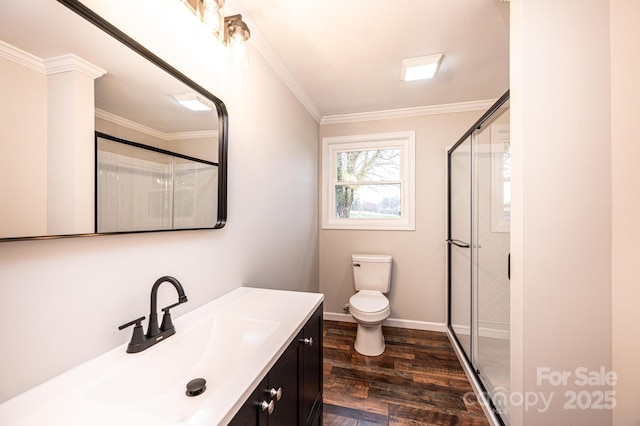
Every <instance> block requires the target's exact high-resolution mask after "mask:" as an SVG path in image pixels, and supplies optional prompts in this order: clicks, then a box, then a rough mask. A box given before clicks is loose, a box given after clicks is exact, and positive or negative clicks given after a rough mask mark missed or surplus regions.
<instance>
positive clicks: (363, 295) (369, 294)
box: [349, 290, 389, 312]
mask: <svg viewBox="0 0 640 426" xmlns="http://www.w3.org/2000/svg"><path fill="white" fill-rule="evenodd" d="M349 303H350V304H351V306H353V307H354V308H356V309H357V310H359V311H362V312H379V311H383V310H385V309H387V307H389V299H387V298H386V297H384V296H383V295H382V293H380V292H379V291H373V290H360V291H359V292H357V293H356V294H354V295H353V296H351V299H349Z"/></svg>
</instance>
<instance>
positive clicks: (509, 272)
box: [507, 252, 511, 281]
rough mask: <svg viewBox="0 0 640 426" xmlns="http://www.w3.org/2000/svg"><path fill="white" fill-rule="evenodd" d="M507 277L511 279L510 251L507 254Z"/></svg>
mask: <svg viewBox="0 0 640 426" xmlns="http://www.w3.org/2000/svg"><path fill="white" fill-rule="evenodd" d="M507 279H508V280H509V281H511V252H509V254H508V255H507Z"/></svg>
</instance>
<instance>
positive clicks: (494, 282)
mask: <svg viewBox="0 0 640 426" xmlns="http://www.w3.org/2000/svg"><path fill="white" fill-rule="evenodd" d="M492 118H493V119H492V120H490V121H489V122H487V123H484V124H483V125H482V126H481V127H480V128H479V129H478V130H476V131H475V132H474V133H473V136H472V139H473V150H474V156H473V167H472V168H473V170H474V178H473V181H474V186H473V201H472V202H473V215H472V221H473V223H472V229H473V236H472V242H473V254H472V258H473V259H472V260H473V271H472V277H473V279H472V281H473V289H472V293H473V294H474V295H475V297H474V298H473V299H474V300H473V302H472V303H473V309H472V310H473V311H474V314H473V317H474V318H473V323H474V324H475V326H474V330H475V332H474V337H473V339H474V340H473V341H474V343H473V352H474V353H473V365H474V366H475V368H476V370H477V372H478V376H479V378H480V380H481V381H482V383H483V385H484V386H485V388H486V390H487V392H488V393H489V395H491V396H492V401H493V404H494V406H495V409H496V412H497V413H498V414H499V415H500V416H501V417H502V420H503V421H504V422H505V423H506V424H508V417H509V416H508V398H509V298H510V292H509V260H510V259H509V251H510V241H509V237H510V232H509V231H510V224H509V223H510V222H509V220H510V207H511V155H510V145H509V113H508V106H504V107H503V108H501V109H500V110H498V112H496V114H495V115H494V116H493V117H492Z"/></svg>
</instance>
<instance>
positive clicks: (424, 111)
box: [320, 99, 496, 125]
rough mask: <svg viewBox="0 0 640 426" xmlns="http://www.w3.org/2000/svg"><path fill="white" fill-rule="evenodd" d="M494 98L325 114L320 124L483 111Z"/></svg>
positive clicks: (491, 103)
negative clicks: (352, 112)
mask: <svg viewBox="0 0 640 426" xmlns="http://www.w3.org/2000/svg"><path fill="white" fill-rule="evenodd" d="M495 101H496V100H495V99H487V100H482V101H469V102H458V103H452V104H442V105H428V106H421V107H412V108H399V109H389V110H384V111H371V112H358V113H354V114H340V115H325V116H324V117H322V119H321V120H320V125H324V124H342V123H356V122H360V121H374V120H387V119H393V118H409V117H419V116H423V115H436V114H451V113H455V112H467V111H484V110H487V109H489V108H490V107H491V105H493V104H494V103H495Z"/></svg>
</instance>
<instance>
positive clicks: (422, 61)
mask: <svg viewBox="0 0 640 426" xmlns="http://www.w3.org/2000/svg"><path fill="white" fill-rule="evenodd" d="M442 56H443V55H442V53H438V54H436V55H429V56H421V57H419V58H411V59H404V60H403V61H402V68H401V73H400V79H401V80H404V81H415V80H425V79H428V78H433V76H435V75H436V73H437V72H438V68H440V62H441V61H442Z"/></svg>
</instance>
